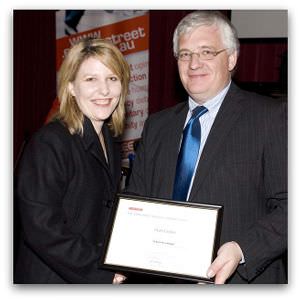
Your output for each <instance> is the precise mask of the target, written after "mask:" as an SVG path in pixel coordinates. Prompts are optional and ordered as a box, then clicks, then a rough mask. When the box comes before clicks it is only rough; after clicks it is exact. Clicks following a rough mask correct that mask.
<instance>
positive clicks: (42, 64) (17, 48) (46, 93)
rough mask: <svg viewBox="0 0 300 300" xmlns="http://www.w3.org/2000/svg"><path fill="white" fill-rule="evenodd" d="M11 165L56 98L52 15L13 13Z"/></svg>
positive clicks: (35, 11)
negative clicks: (12, 135) (12, 153)
mask: <svg viewBox="0 0 300 300" xmlns="http://www.w3.org/2000/svg"><path fill="white" fill-rule="evenodd" d="M13 35H14V36H13V97H14V105H13V111H14V117H13V131H14V163H16V161H17V159H18V157H19V154H20V152H21V151H22V145H23V143H24V141H25V140H26V139H27V138H28V137H30V136H31V135H32V134H33V133H34V132H35V131H36V130H37V129H38V128H39V127H40V126H41V125H42V124H43V123H44V120H45V117H46V115H47V112H48V111H49V109H50V107H51V104H52V101H53V99H54V98H55V95H56V71H55V65H56V58H55V11H54V10H15V11H14V13H13Z"/></svg>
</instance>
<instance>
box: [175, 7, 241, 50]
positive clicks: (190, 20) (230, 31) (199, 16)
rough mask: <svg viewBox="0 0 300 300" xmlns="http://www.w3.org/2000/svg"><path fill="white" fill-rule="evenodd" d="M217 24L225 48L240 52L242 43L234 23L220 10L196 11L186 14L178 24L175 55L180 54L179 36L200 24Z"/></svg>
mask: <svg viewBox="0 0 300 300" xmlns="http://www.w3.org/2000/svg"><path fill="white" fill-rule="evenodd" d="M212 25H216V26H217V27H218V28H219V29H220V32H221V38H222V41H223V44H224V47H225V48H228V51H229V53H233V52H234V51H237V54H238V53H239V49H240V43H239V40H238V37H237V31H236V29H235V28H234V26H233V25H232V23H231V22H230V21H229V20H228V19H227V17H225V16H224V15H223V14H222V13H220V12H218V11H204V10H203V11H201V10H200V11H195V12H192V13H190V14H188V15H186V16H185V17H184V18H183V19H182V20H181V21H180V22H179V24H178V25H177V27H176V29H175V31H174V35H173V51H174V55H175V56H176V55H177V54H178V50H179V38H180V36H181V35H183V34H186V33H188V32H189V31H191V30H192V29H195V28H197V27H199V26H212Z"/></svg>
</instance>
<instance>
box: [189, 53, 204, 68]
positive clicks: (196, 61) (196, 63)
mask: <svg viewBox="0 0 300 300" xmlns="http://www.w3.org/2000/svg"><path fill="white" fill-rule="evenodd" d="M202 66H203V61H202V59H201V58H200V55H199V54H198V53H193V54H192V56H191V60H190V63H189V67H190V69H192V70H195V69H198V68H200V67H202Z"/></svg>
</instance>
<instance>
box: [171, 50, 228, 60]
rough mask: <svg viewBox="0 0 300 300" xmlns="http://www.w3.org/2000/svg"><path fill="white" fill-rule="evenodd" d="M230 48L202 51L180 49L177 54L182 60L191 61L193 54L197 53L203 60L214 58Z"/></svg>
mask: <svg viewBox="0 0 300 300" xmlns="http://www.w3.org/2000/svg"><path fill="white" fill-rule="evenodd" d="M227 49H228V48H225V49H221V50H218V51H213V50H208V49H204V50H202V51H200V52H192V51H190V50H180V51H179V53H178V54H177V55H176V56H175V57H176V58H177V59H178V60H180V61H191V60H192V57H193V54H196V55H197V56H198V58H201V59H202V60H212V59H214V58H215V57H216V56H217V55H219V54H220V53H222V52H223V51H225V50H227Z"/></svg>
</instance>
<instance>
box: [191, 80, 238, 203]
mask: <svg viewBox="0 0 300 300" xmlns="http://www.w3.org/2000/svg"><path fill="white" fill-rule="evenodd" d="M237 89H238V88H237V87H236V86H235V85H234V84H233V83H232V87H231V88H230V90H229V91H228V93H227V95H226V97H225V99H224V101H223V103H222V105H221V107H220V110H219V112H218V114H217V116H216V119H215V121H214V124H213V126H212V128H211V130H210V133H209V136H208V138H207V140H206V144H205V146H204V149H203V152H202V155H201V158H200V161H199V164H198V167H197V171H196V176H195V179H194V183H193V187H192V190H191V195H190V199H189V200H190V201H191V202H197V201H199V199H198V200H197V198H198V197H197V194H198V193H197V192H198V190H199V189H200V188H201V185H202V184H203V181H204V179H205V178H206V177H207V175H208V173H209V171H210V167H211V164H212V162H213V161H214V160H215V159H216V157H217V155H218V153H220V151H221V147H222V145H223V143H224V142H225V140H226V136H227V135H228V134H229V132H230V131H231V129H232V128H233V127H234V125H235V123H236V121H237V120H238V118H239V116H240V114H241V112H242V109H243V106H242V104H241V103H240V99H239V98H238V97H237V95H236V92H237Z"/></svg>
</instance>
